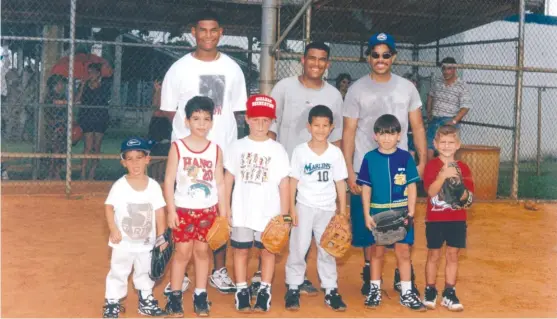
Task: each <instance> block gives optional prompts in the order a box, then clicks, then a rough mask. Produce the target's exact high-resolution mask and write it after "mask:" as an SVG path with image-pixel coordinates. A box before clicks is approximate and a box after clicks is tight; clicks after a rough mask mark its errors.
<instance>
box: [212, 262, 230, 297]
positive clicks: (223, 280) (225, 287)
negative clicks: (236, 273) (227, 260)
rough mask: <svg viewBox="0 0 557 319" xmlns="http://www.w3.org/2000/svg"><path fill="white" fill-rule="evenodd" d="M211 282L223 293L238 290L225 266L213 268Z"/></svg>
mask: <svg viewBox="0 0 557 319" xmlns="http://www.w3.org/2000/svg"><path fill="white" fill-rule="evenodd" d="M209 284H210V285H211V286H213V287H214V288H216V289H217V290H218V291H219V292H221V293H223V294H229V293H233V292H236V285H235V284H234V283H233V282H232V279H230V277H229V276H228V271H227V270H226V268H225V267H222V268H221V269H219V270H213V274H212V275H211V276H209Z"/></svg>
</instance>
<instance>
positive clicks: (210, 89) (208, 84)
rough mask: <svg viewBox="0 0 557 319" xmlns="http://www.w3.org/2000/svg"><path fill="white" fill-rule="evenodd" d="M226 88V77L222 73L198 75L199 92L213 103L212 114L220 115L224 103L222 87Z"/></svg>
mask: <svg viewBox="0 0 557 319" xmlns="http://www.w3.org/2000/svg"><path fill="white" fill-rule="evenodd" d="M225 88H226V78H225V77H224V75H214V74H213V75H200V76H199V94H201V95H203V96H206V97H208V98H210V99H211V100H213V103H215V111H214V112H213V114H215V115H220V114H221V113H222V106H223V103H224V89H225Z"/></svg>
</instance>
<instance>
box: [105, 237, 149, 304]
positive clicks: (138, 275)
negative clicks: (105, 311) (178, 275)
mask: <svg viewBox="0 0 557 319" xmlns="http://www.w3.org/2000/svg"><path fill="white" fill-rule="evenodd" d="M132 267H133V285H134V286H135V289H137V290H141V291H144V292H148V291H151V292H152V291H153V286H154V285H155V282H154V281H153V280H151V278H150V277H149V271H150V270H151V253H150V252H149V251H143V252H128V251H125V250H123V249H117V248H112V257H111V259H110V271H109V272H108V276H106V292H105V298H106V299H122V298H124V297H125V296H126V295H127V294H128V277H129V276H130V273H131V272H132Z"/></svg>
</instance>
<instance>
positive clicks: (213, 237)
mask: <svg viewBox="0 0 557 319" xmlns="http://www.w3.org/2000/svg"><path fill="white" fill-rule="evenodd" d="M205 239H206V240H207V243H208V244H209V247H211V249H212V250H217V249H219V248H221V247H222V246H224V245H225V244H226V243H227V242H228V240H229V239H230V226H229V225H228V219H227V218H226V217H221V216H217V218H215V221H214V222H213V225H212V226H211V228H209V231H208V232H207V236H205Z"/></svg>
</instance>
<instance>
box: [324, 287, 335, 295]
mask: <svg viewBox="0 0 557 319" xmlns="http://www.w3.org/2000/svg"><path fill="white" fill-rule="evenodd" d="M333 289H334V288H326V289H325V294H326V295H328V294H330V293H331V291H333Z"/></svg>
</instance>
